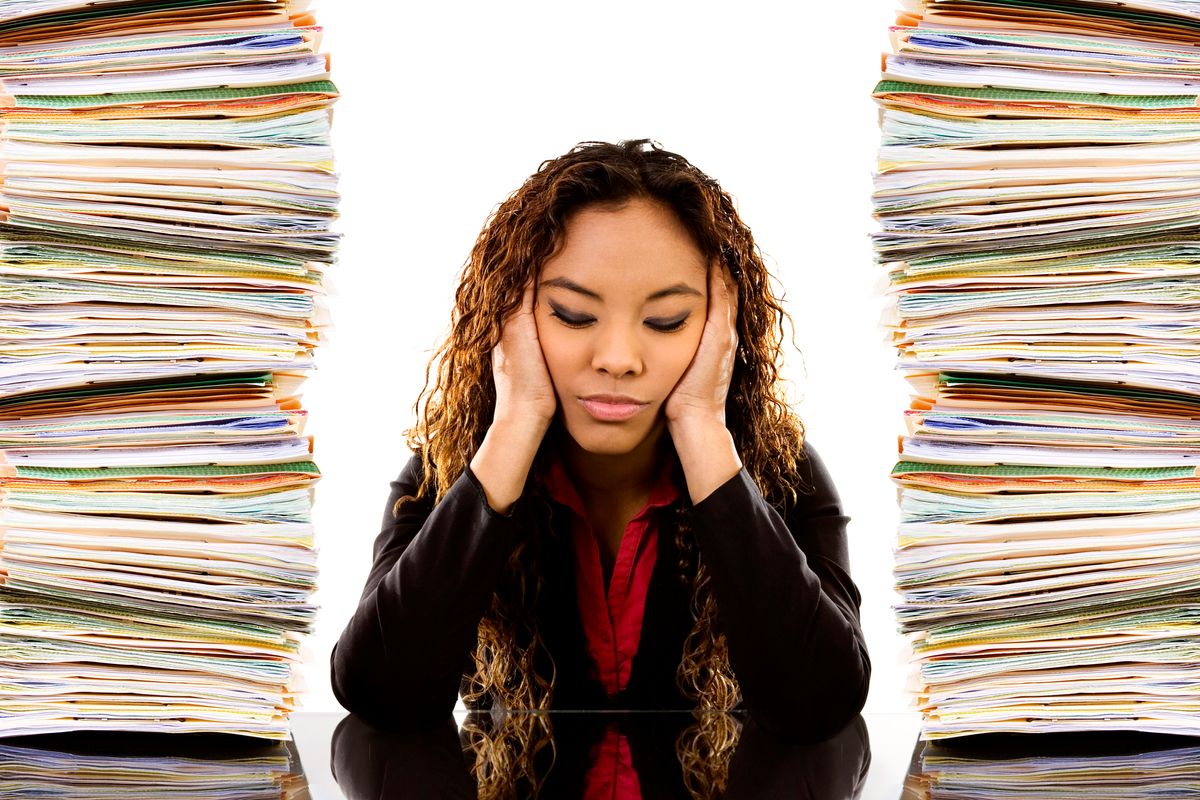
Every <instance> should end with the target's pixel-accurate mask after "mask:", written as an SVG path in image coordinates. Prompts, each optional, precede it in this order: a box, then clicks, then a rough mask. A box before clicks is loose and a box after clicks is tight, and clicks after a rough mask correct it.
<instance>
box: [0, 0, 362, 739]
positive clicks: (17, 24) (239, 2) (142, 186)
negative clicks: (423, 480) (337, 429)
mask: <svg viewBox="0 0 1200 800" xmlns="http://www.w3.org/2000/svg"><path fill="white" fill-rule="evenodd" d="M320 42H321V28H320V27H319V26H317V25H316V22H315V19H314V17H313V15H312V14H310V13H308V12H307V10H306V3H304V2H295V1H294V0H172V2H159V1H156V0H99V1H98V2H97V0H92V2H81V1H80V0H19V1H16V0H0V125H2V126H3V127H2V132H0V163H2V166H3V173H2V184H0V294H2V296H0V737H3V736H16V735H23V734H30V733H49V732H59V731H68V730H127V731H143V732H170V733H188V732H207V733H231V734H240V735H245V736H252V737H261V738H266V739H276V740H283V739H286V738H287V736H288V714H289V713H290V712H291V711H292V710H293V709H294V708H295V707H296V705H297V696H298V695H299V694H300V693H301V691H302V690H303V686H302V685H301V683H302V681H301V679H300V676H299V673H298V672H297V670H296V667H297V666H299V664H300V663H301V662H302V658H301V656H300V647H301V644H302V643H303V641H304V638H305V635H306V634H307V633H309V632H311V629H312V625H313V619H314V615H315V611H316V608H315V606H314V605H313V604H312V603H311V602H310V596H311V594H312V593H313V591H314V589H315V581H316V549H315V546H314V540H313V529H312V518H311V505H312V497H313V485H314V484H315V482H316V481H317V480H318V478H319V472H318V470H317V467H316V465H315V463H314V462H313V458H312V441H311V437H307V436H304V435H303V430H304V424H305V419H306V412H305V411H304V410H303V409H302V408H301V406H300V396H299V388H300V385H301V383H302V382H303V381H304V379H305V377H306V374H307V371H308V370H310V369H311V368H312V367H313V361H312V358H313V350H314V348H315V347H316V346H317V345H318V344H319V343H320V342H321V341H322V339H323V335H324V333H323V331H324V328H325V327H326V326H327V316H328V315H327V311H326V310H325V307H324V304H323V302H322V300H323V291H322V277H323V275H324V272H325V270H326V269H327V267H328V266H330V265H331V264H332V263H333V261H334V252H335V249H336V244H337V240H338V235H337V234H336V233H334V232H332V231H331V222H332V221H333V220H334V219H335V218H336V216H337V214H336V206H337V201H338V195H337V191H336V175H335V173H334V169H333V157H332V151H331V147H330V139H329V127H330V121H331V106H332V104H333V102H334V101H335V99H336V98H337V91H336V88H335V87H334V85H333V84H332V83H331V82H330V80H329V64H328V59H327V57H326V56H325V55H323V54H321V53H320V52H319V49H320Z"/></svg>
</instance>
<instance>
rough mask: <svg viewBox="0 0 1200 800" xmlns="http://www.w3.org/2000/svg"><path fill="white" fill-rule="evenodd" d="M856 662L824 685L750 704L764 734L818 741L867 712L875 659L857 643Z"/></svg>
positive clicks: (797, 688)
mask: <svg viewBox="0 0 1200 800" xmlns="http://www.w3.org/2000/svg"><path fill="white" fill-rule="evenodd" d="M855 649H856V651H857V652H856V654H855V656H854V660H853V661H852V662H851V663H850V664H848V665H847V669H845V670H842V671H838V672H834V673H832V674H834V675H835V676H836V679H835V680H833V681H830V682H829V683H828V684H827V685H824V686H811V685H807V686H805V685H795V686H789V687H786V690H785V691H780V692H779V693H777V695H776V696H775V697H774V698H769V699H768V701H767V702H763V703H757V704H754V705H750V704H747V706H746V707H747V710H748V712H749V715H750V716H751V717H753V718H754V720H755V722H757V724H758V725H759V727H761V728H762V729H763V730H764V731H767V732H768V733H771V734H773V735H775V736H777V737H779V738H781V739H785V740H788V741H793V742H818V741H821V740H823V739H827V738H828V737H830V736H833V735H834V734H836V733H838V732H839V731H841V730H842V729H843V728H844V727H845V726H846V724H847V723H849V722H850V721H851V720H852V719H854V717H855V716H857V715H858V714H859V712H861V711H862V710H863V707H864V706H865V705H866V703H867V693H868V692H869V691H870V686H871V659H870V656H869V655H868V654H867V648H866V646H865V645H864V644H863V643H862V642H861V641H858V642H856V645H855Z"/></svg>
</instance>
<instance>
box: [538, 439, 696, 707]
mask: <svg viewBox="0 0 1200 800" xmlns="http://www.w3.org/2000/svg"><path fill="white" fill-rule="evenodd" d="M673 467H674V460H673V459H670V458H666V459H663V467H662V469H661V470H660V472H659V475H658V478H657V480H656V482H655V484H654V487H653V488H652V489H651V490H650V498H649V500H648V501H647V502H646V505H645V506H643V507H642V510H641V511H639V512H638V513H637V514H636V515H635V516H634V518H633V519H632V520H630V521H629V523H628V524H627V525H626V526H625V533H624V535H622V537H621V546H620V548H619V549H618V550H617V558H616V562H615V563H614V565H613V571H612V578H611V579H610V581H609V586H608V591H607V592H606V591H605V589H604V572H603V570H602V569H601V566H600V544H599V542H598V541H597V540H596V536H595V534H594V532H593V531H592V527H591V525H590V524H589V523H588V521H587V513H586V511H585V510H584V507H583V501H582V500H581V499H580V498H579V494H578V492H576V491H575V486H574V484H573V483H571V479H570V477H569V476H568V475H567V471H566V468H565V467H564V466H563V463H562V459H561V457H560V456H559V454H558V453H557V452H556V451H555V452H553V454H552V455H551V456H550V462H549V468H548V470H547V474H546V481H545V484H546V490H547V492H548V493H549V494H550V496H551V497H553V498H554V499H555V500H557V501H558V502H560V503H562V504H564V505H566V506H568V507H570V508H571V510H572V511H573V512H574V513H573V515H572V520H571V537H572V540H573V542H574V545H575V547H574V549H575V593H576V597H577V599H578V601H579V615H580V618H581V621H582V623H583V631H584V636H585V639H586V641H587V646H588V652H589V653H590V654H591V657H592V664H591V671H592V677H594V678H596V680H598V681H600V683H601V685H603V686H604V689H605V691H606V692H607V694H608V696H609V697H611V696H613V695H614V694H616V693H617V692H619V691H621V690H622V689H624V688H625V684H627V683H628V682H629V670H630V667H631V666H632V664H633V656H634V654H635V653H637V649H638V641H639V639H640V638H641V635H642V613H643V611H644V610H645V607H646V591H647V590H648V589H649V588H650V573H651V572H653V571H654V562H655V561H656V560H657V558H658V526H657V525H653V524H651V523H652V521H653V517H652V515H651V514H650V509H652V508H657V507H659V506H666V505H670V504H671V503H672V502H673V501H674V500H675V499H676V498H677V497H678V496H679V494H680V492H679V488H678V487H677V486H676V485H675V483H674V481H673V480H672V478H671V473H672V471H673Z"/></svg>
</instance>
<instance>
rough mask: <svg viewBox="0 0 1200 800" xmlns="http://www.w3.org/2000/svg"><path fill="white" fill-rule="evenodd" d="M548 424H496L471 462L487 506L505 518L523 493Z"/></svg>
mask: <svg viewBox="0 0 1200 800" xmlns="http://www.w3.org/2000/svg"><path fill="white" fill-rule="evenodd" d="M548 427H549V423H542V422H540V421H531V422H524V421H522V422H505V421H496V422H494V423H493V424H492V426H491V427H490V428H488V432H487V435H485V436H484V437H483V443H482V444H481V445H480V446H479V450H477V451H476V452H475V456H474V458H472V459H471V472H473V473H474V474H475V477H476V478H477V479H478V480H479V483H480V484H481V485H482V486H483V490H484V493H485V494H486V496H487V501H488V504H489V505H490V506H491V507H492V509H493V510H495V511H496V513H498V514H507V513H509V511H510V510H511V509H512V507H513V504H514V503H516V502H517V499H518V498H519V497H520V496H521V494H522V493H523V492H524V491H525V481H526V479H527V478H528V476H529V469H530V467H532V466H533V459H534V457H535V456H536V455H537V451H538V447H539V446H540V445H541V442H542V438H543V437H544V436H545V434H546V430H547V429H548Z"/></svg>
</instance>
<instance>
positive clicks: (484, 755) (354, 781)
mask: <svg viewBox="0 0 1200 800" xmlns="http://www.w3.org/2000/svg"><path fill="white" fill-rule="evenodd" d="M512 730H519V731H521V732H522V733H523V736H521V737H515V739H516V740H517V741H518V742H524V743H525V744H524V745H521V744H517V745H515V746H514V745H512V744H511V741H512V739H511V738H510V739H506V738H504V736H503V733H502V732H503V731H512ZM731 742H732V743H733V746H731V747H727V745H729V744H730V743H731ZM331 750H332V752H331V757H330V761H331V768H332V770H333V774H334V777H335V778H336V780H337V782H338V785H339V786H340V787H341V790H342V792H343V793H344V794H345V796H346V798H347V800H368V798H369V799H370V800H377V799H380V798H404V797H413V798H417V797H420V798H425V797H436V798H443V797H451V798H453V797H458V798H476V797H478V798H517V797H546V798H558V797H578V798H590V797H605V798H619V800H632V799H633V798H659V797H671V798H674V797H679V798H697V797H704V798H708V797H725V798H755V799H756V800H760V799H761V798H774V797H780V798H821V799H822V800H825V798H830V799H831V800H842V798H857V797H859V795H860V793H861V791H862V786H863V781H864V779H865V777H866V774H867V768H868V766H869V765H870V761H871V755H870V746H869V743H868V737H867V727H866V723H865V722H864V720H863V718H862V717H861V716H857V717H855V718H854V719H853V720H851V721H850V723H849V724H847V725H846V727H845V728H843V729H842V730H841V731H839V732H838V733H836V734H835V735H833V736H832V737H830V738H828V739H825V740H823V741H820V742H816V743H800V742H791V741H785V740H781V739H779V738H778V737H776V736H773V735H771V734H769V733H767V732H766V731H763V730H762V729H761V728H759V727H758V726H757V725H756V724H755V722H754V721H753V720H752V719H748V718H746V717H745V716H744V715H742V714H727V713H721V712H695V713H692V712H612V713H601V712H566V711H552V712H510V713H508V714H502V713H486V712H475V713H468V714H467V717H466V719H465V720H464V723H463V726H462V729H461V731H460V729H459V727H458V725H457V724H456V723H455V720H454V718H453V717H447V718H446V719H445V720H444V721H443V722H442V723H441V724H440V725H438V726H436V727H434V728H431V729H429V730H426V731H421V732H397V731H387V730H380V729H377V728H374V727H372V726H371V725H369V724H368V723H367V722H366V721H364V720H363V719H361V718H360V717H358V716H356V715H354V714H351V715H349V716H347V717H345V718H344V719H343V720H342V721H341V723H340V724H339V725H338V727H337V730H336V731H335V732H334V734H333V742H332V746H331ZM723 751H724V753H727V757H726V756H725V755H723ZM722 762H723V763H722Z"/></svg>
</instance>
